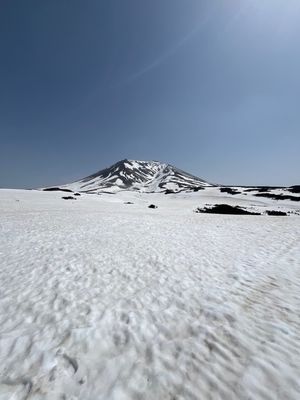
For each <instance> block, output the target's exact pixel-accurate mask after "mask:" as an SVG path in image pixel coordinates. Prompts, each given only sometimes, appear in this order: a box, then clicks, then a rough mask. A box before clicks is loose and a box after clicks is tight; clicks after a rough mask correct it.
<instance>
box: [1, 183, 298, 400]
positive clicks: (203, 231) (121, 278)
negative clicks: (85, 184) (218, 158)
mask: <svg viewBox="0 0 300 400" xmlns="http://www.w3.org/2000/svg"><path fill="white" fill-rule="evenodd" d="M63 195H64V194H63V193H61V192H60V193H59V192H42V191H25V190H0V282H1V286H0V399H1V400H21V399H22V400H25V399H26V400H29V399H30V400H31V399H32V400H33V399H34V400H40V399H46V400H56V399H59V400H75V399H80V400H112V399H113V400H138V399H145V400H187V399H188V400H198V399H199V400H202V399H204V400H208V399H211V400H235V399H236V400H246V399H247V400H258V399H262V400H275V399H278V400H299V398H300V381H299V371H300V313H299V310H300V239H299V238H300V217H299V216H297V215H291V216H288V217H270V216H231V215H211V214H196V213H194V212H193V210H194V209H195V208H196V207H197V206H200V205H204V204H206V203H209V202H219V203H220V202H224V201H226V202H227V203H232V204H235V203H238V204H242V202H243V201H244V202H247V204H248V205H249V206H250V207H254V208H255V209H262V208H266V207H271V208H274V207H275V204H276V205H277V204H278V202H276V201H272V200H269V199H262V198H255V197H253V198H250V200H249V199H248V200H243V197H242V195H240V196H234V197H232V196H230V195H228V196H226V195H224V194H222V195H221V194H217V189H215V188H211V189H207V190H205V193H202V192H199V193H198V192H197V193H191V194H178V195H164V194H159V193H156V194H143V193H129V192H121V193H118V194H115V195H112V194H111V195H109V194H107V195H105V194H103V195H100V196H97V195H89V194H82V195H81V196H80V197H78V199H77V200H76V201H75V200H63V199H62V198H61V197H62V196H63ZM128 201H130V202H132V203H134V204H125V203H126V202H128ZM151 203H153V204H156V205H158V208H157V209H149V208H148V205H149V204H151ZM279 205H280V207H281V208H282V209H295V210H296V209H297V207H298V209H299V207H300V206H299V204H296V205H294V204H292V202H290V201H289V200H287V201H281V202H280V203H279Z"/></svg>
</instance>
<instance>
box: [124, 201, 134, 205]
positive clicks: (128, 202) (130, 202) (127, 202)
mask: <svg viewBox="0 0 300 400" xmlns="http://www.w3.org/2000/svg"><path fill="white" fill-rule="evenodd" d="M124 204H134V203H132V201H125V203H124Z"/></svg>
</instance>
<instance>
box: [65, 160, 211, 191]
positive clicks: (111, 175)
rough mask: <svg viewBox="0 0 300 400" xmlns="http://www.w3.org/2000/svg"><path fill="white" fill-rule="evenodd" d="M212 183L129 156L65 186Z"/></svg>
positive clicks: (148, 187) (159, 187)
mask: <svg viewBox="0 0 300 400" xmlns="http://www.w3.org/2000/svg"><path fill="white" fill-rule="evenodd" d="M202 186H211V185H210V184H209V183H207V182H205V181H204V180H203V179H201V178H198V177H196V176H193V175H191V174H189V173H187V172H184V171H182V170H180V169H178V168H176V167H173V166H172V165H170V164H167V163H162V162H160V161H154V160H152V161H141V160H129V159H127V158H125V159H123V160H120V161H118V162H116V163H115V164H113V165H111V166H110V167H108V168H105V169H102V170H100V171H98V172H96V173H94V174H92V175H89V176H87V177H86V178H83V179H81V180H79V181H77V182H74V183H71V184H67V185H64V186H63V187H64V188H69V189H72V190H77V191H81V192H86V193H101V192H110V193H115V192H118V191H122V190H132V191H139V192H166V191H167V190H168V191H174V192H179V191H184V190H195V189H196V188H199V187H202Z"/></svg>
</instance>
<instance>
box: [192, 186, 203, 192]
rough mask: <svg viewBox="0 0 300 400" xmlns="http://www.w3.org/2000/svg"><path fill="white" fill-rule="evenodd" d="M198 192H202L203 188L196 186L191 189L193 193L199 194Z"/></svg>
mask: <svg viewBox="0 0 300 400" xmlns="http://www.w3.org/2000/svg"><path fill="white" fill-rule="evenodd" d="M199 190H204V187H202V186H197V187H194V188H193V192H199Z"/></svg>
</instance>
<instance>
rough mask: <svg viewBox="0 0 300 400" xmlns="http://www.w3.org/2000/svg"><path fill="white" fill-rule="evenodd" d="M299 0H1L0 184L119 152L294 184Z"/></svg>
mask: <svg viewBox="0 0 300 400" xmlns="http://www.w3.org/2000/svg"><path fill="white" fill-rule="evenodd" d="M299 149H300V1H299V0H80V1H79V0H43V1H41V0H35V1H33V0H26V1H24V0H1V1H0V187H26V188H29V187H38V186H46V185H54V184H60V183H66V182H70V181H73V180H75V179H77V178H81V177H83V176H86V175H89V174H91V173H93V172H95V171H97V170H99V169H101V168H103V167H106V166H108V165H110V164H113V163H114V162H116V161H118V160H120V159H123V158H130V159H139V160H151V159H154V160H160V161H164V162H169V163H171V164H173V165H175V166H177V167H179V168H181V169H184V170H187V171H189V172H191V173H193V174H196V175H198V176H200V177H202V178H204V179H207V180H209V181H211V182H216V183H223V184H245V185H252V184H253V185H254V184H270V185H292V184H300V176H299V175H300V174H299V171H300V157H299Z"/></svg>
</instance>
